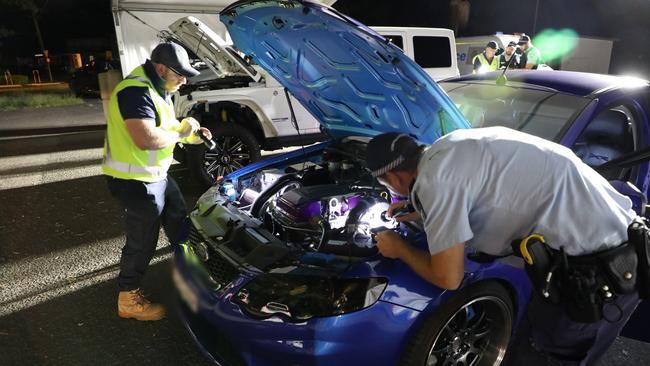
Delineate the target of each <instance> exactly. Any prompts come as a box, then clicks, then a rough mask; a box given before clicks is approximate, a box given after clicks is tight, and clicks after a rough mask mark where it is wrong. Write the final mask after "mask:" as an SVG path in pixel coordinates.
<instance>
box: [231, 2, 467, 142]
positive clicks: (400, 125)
mask: <svg viewBox="0 0 650 366" xmlns="http://www.w3.org/2000/svg"><path fill="white" fill-rule="evenodd" d="M220 19H221V21H222V22H223V23H224V24H226V27H227V28H228V31H229V33H230V35H231V37H232V39H233V42H234V43H235V46H236V47H237V48H238V49H240V50H241V51H243V52H244V53H245V54H247V55H248V56H250V57H252V59H253V60H254V61H255V62H256V63H258V64H259V65H260V66H261V67H262V68H264V69H265V70H266V71H268V72H269V73H270V74H271V75H273V77H275V78H276V79H277V80H278V81H279V82H280V83H281V84H282V85H284V86H285V87H286V88H287V89H288V90H289V91H290V92H291V93H292V94H293V95H294V96H295V97H296V98H297V99H298V100H299V101H300V102H301V103H302V104H303V105H304V106H305V108H307V109H308V110H309V111H310V112H311V113H312V114H313V115H314V116H315V117H316V118H317V119H318V120H319V121H320V122H321V124H322V126H323V127H324V128H325V129H326V130H327V131H328V133H329V134H330V135H331V136H332V137H335V138H337V137H344V136H349V135H364V136H373V135H376V134H379V133H382V132H389V131H400V132H405V133H409V134H410V135H412V136H413V137H415V138H417V139H418V140H420V141H421V142H424V143H431V142H433V141H434V140H436V139H437V138H439V137H440V136H442V135H444V134H445V133H447V132H450V131H452V130H455V129H458V128H469V123H468V122H467V121H466V120H465V118H464V117H463V116H462V114H461V113H460V112H459V111H458V110H457V109H456V107H455V106H454V105H453V103H452V102H451V100H450V99H449V98H448V97H447V95H446V94H445V92H444V91H442V89H440V88H439V87H438V86H437V85H436V83H435V82H434V81H433V80H432V79H431V78H430V77H429V76H428V75H427V73H426V72H425V71H424V70H422V68H420V66H418V65H417V64H416V63H415V62H414V61H412V60H411V59H410V58H409V57H408V56H406V55H405V54H404V53H403V52H402V51H401V50H400V49H399V48H398V47H396V46H394V45H393V44H391V43H389V42H388V41H387V40H386V39H384V38H383V37H382V36H380V35H379V34H377V33H375V32H374V31H372V30H370V29H369V28H367V27H366V26H364V25H362V24H360V23H358V22H356V21H354V20H352V19H350V18H348V17H346V16H344V15H342V14H340V13H338V12H337V11H336V10H334V9H332V8H329V7H327V6H325V5H322V4H317V3H312V2H307V1H299V0H245V1H238V2H236V3H234V4H232V5H231V6H229V7H227V8H225V9H224V10H223V11H222V12H221V15H220Z"/></svg>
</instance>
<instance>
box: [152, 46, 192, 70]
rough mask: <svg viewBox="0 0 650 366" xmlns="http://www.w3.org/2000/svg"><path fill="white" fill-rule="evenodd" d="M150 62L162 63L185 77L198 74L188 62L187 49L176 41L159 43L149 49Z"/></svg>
mask: <svg viewBox="0 0 650 366" xmlns="http://www.w3.org/2000/svg"><path fill="white" fill-rule="evenodd" d="M151 62H155V63H157V64H163V65H165V66H167V67H169V68H170V69H172V70H173V71H174V72H176V73H177V74H180V75H183V76H185V77H192V76H196V75H198V74H200V73H199V72H198V71H196V70H195V69H194V68H192V65H191V64H190V58H189V56H188V55H187V51H185V49H184V48H183V47H182V46H181V45H178V44H176V43H172V42H165V43H160V44H158V45H157V46H156V48H154V49H153V51H151Z"/></svg>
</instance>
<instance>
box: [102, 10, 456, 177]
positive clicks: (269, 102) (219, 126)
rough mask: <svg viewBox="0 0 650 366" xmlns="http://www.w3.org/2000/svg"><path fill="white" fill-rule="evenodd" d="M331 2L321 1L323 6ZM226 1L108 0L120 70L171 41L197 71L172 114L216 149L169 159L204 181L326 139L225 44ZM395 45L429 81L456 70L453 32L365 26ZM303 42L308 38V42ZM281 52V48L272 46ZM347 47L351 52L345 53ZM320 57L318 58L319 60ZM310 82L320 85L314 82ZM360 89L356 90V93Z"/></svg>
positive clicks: (191, 149)
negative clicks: (206, 133) (203, 130)
mask: <svg viewBox="0 0 650 366" xmlns="http://www.w3.org/2000/svg"><path fill="white" fill-rule="evenodd" d="M335 1H336V0H323V1H320V2H321V3H325V4H327V5H331V4H333V3H334V2H335ZM231 2H232V0H211V1H207V0H203V1H200V0H188V1H182V0H175V1H173V2H172V1H152V0H137V1H130V0H113V2H112V7H113V18H114V25H115V31H116V35H117V43H118V49H119V54H120V60H121V65H122V73H123V75H128V73H129V72H130V71H131V70H132V69H134V68H135V67H136V66H138V65H140V64H141V63H143V62H144V60H145V59H146V58H148V57H149V53H150V51H151V49H153V47H154V46H155V45H156V44H157V43H158V42H160V41H161V40H167V41H172V42H177V43H179V44H181V45H183V46H184V47H185V48H186V49H187V50H188V53H189V54H190V58H191V59H192V61H193V62H194V66H195V67H196V68H197V69H198V70H200V71H201V74H200V75H198V76H197V77H194V78H191V79H190V80H188V83H187V85H185V86H183V87H182V88H181V89H180V90H179V91H178V92H177V93H176V95H174V104H175V108H176V115H177V117H179V118H183V117H187V116H192V117H194V118H196V119H197V120H199V121H200V122H201V124H202V125H203V126H205V127H208V128H209V129H210V130H211V131H212V135H213V136H214V138H215V141H216V142H217V145H218V148H217V149H216V150H215V151H208V150H207V149H206V148H205V147H204V146H202V145H193V146H180V145H179V146H178V149H177V151H176V152H177V154H175V157H176V159H177V160H179V161H181V162H184V163H186V164H187V165H188V167H189V168H190V169H191V171H192V172H193V175H194V176H195V177H196V178H198V179H199V180H200V181H202V182H203V183H205V184H212V183H213V182H214V181H215V178H217V177H219V176H223V175H225V174H227V173H230V172H232V171H233V170H235V169H237V168H241V167H242V166H244V165H247V164H249V163H251V162H254V161H256V160H259V159H260V151H261V150H274V149H278V148H282V147H286V146H297V145H303V144H310V143H313V142H316V141H319V140H322V139H324V138H325V137H326V135H324V134H323V133H322V132H321V130H320V124H319V123H318V121H316V119H314V117H313V116H312V115H311V113H310V112H308V111H307V110H306V109H305V108H304V107H303V106H302V105H301V104H300V103H298V102H297V101H296V100H295V99H294V98H293V96H291V95H290V94H289V93H288V92H286V91H285V89H284V87H282V85H280V83H278V82H277V81H276V80H275V79H274V78H273V77H272V76H271V75H270V74H269V73H268V72H266V71H264V70H263V69H262V68H260V67H258V66H257V65H256V64H255V60H250V59H244V58H242V55H241V53H240V52H238V51H237V50H236V49H235V48H233V47H232V41H231V40H230V37H229V35H228V32H227V31H226V28H225V26H224V24H222V23H221V22H220V21H219V17H218V14H219V11H221V10H222V9H223V8H224V7H226V6H227V5H229V4H230V3H231ZM373 29H374V30H375V31H377V32H378V33H380V34H382V35H384V36H385V37H386V41H387V42H392V43H393V44H395V45H397V46H398V47H400V48H402V49H403V50H404V52H405V54H407V55H408V56H409V57H411V58H412V59H414V60H415V61H416V62H417V63H418V64H419V65H420V66H421V67H423V68H424V70H425V71H426V72H427V73H428V74H429V75H430V76H431V77H432V78H433V79H434V80H440V79H444V78H448V77H452V76H457V75H458V65H457V61H456V44H455V40H454V34H453V32H452V31H451V30H448V29H437V28H407V27H373ZM305 42H309V40H308V39H306V40H305ZM276 51H281V50H276ZM351 52H352V50H351ZM325 60H326V58H325V57H323V62H326V61H325ZM313 82H314V83H319V82H324V81H322V80H314V81H313ZM358 92H359V93H363V90H359V91H358Z"/></svg>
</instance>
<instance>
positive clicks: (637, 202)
mask: <svg viewBox="0 0 650 366" xmlns="http://www.w3.org/2000/svg"><path fill="white" fill-rule="evenodd" d="M609 183H610V184H611V185H612V187H614V189H616V190H617V191H618V192H619V193H620V194H623V195H626V196H628V197H629V198H630V200H632V209H633V210H634V211H635V212H636V213H637V214H638V215H640V216H645V211H646V207H647V205H648V199H647V197H646V196H645V194H643V192H641V190H639V188H637V187H636V186H635V185H634V184H632V183H630V182H626V181H622V180H613V181H610V182H609Z"/></svg>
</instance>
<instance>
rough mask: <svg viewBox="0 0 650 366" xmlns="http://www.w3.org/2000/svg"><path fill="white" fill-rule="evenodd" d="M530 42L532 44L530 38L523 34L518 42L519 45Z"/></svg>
mask: <svg viewBox="0 0 650 366" xmlns="http://www.w3.org/2000/svg"><path fill="white" fill-rule="evenodd" d="M528 42H530V37H528V36H527V35H525V34H522V35H521V37H519V42H517V43H518V44H526V43H528Z"/></svg>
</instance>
